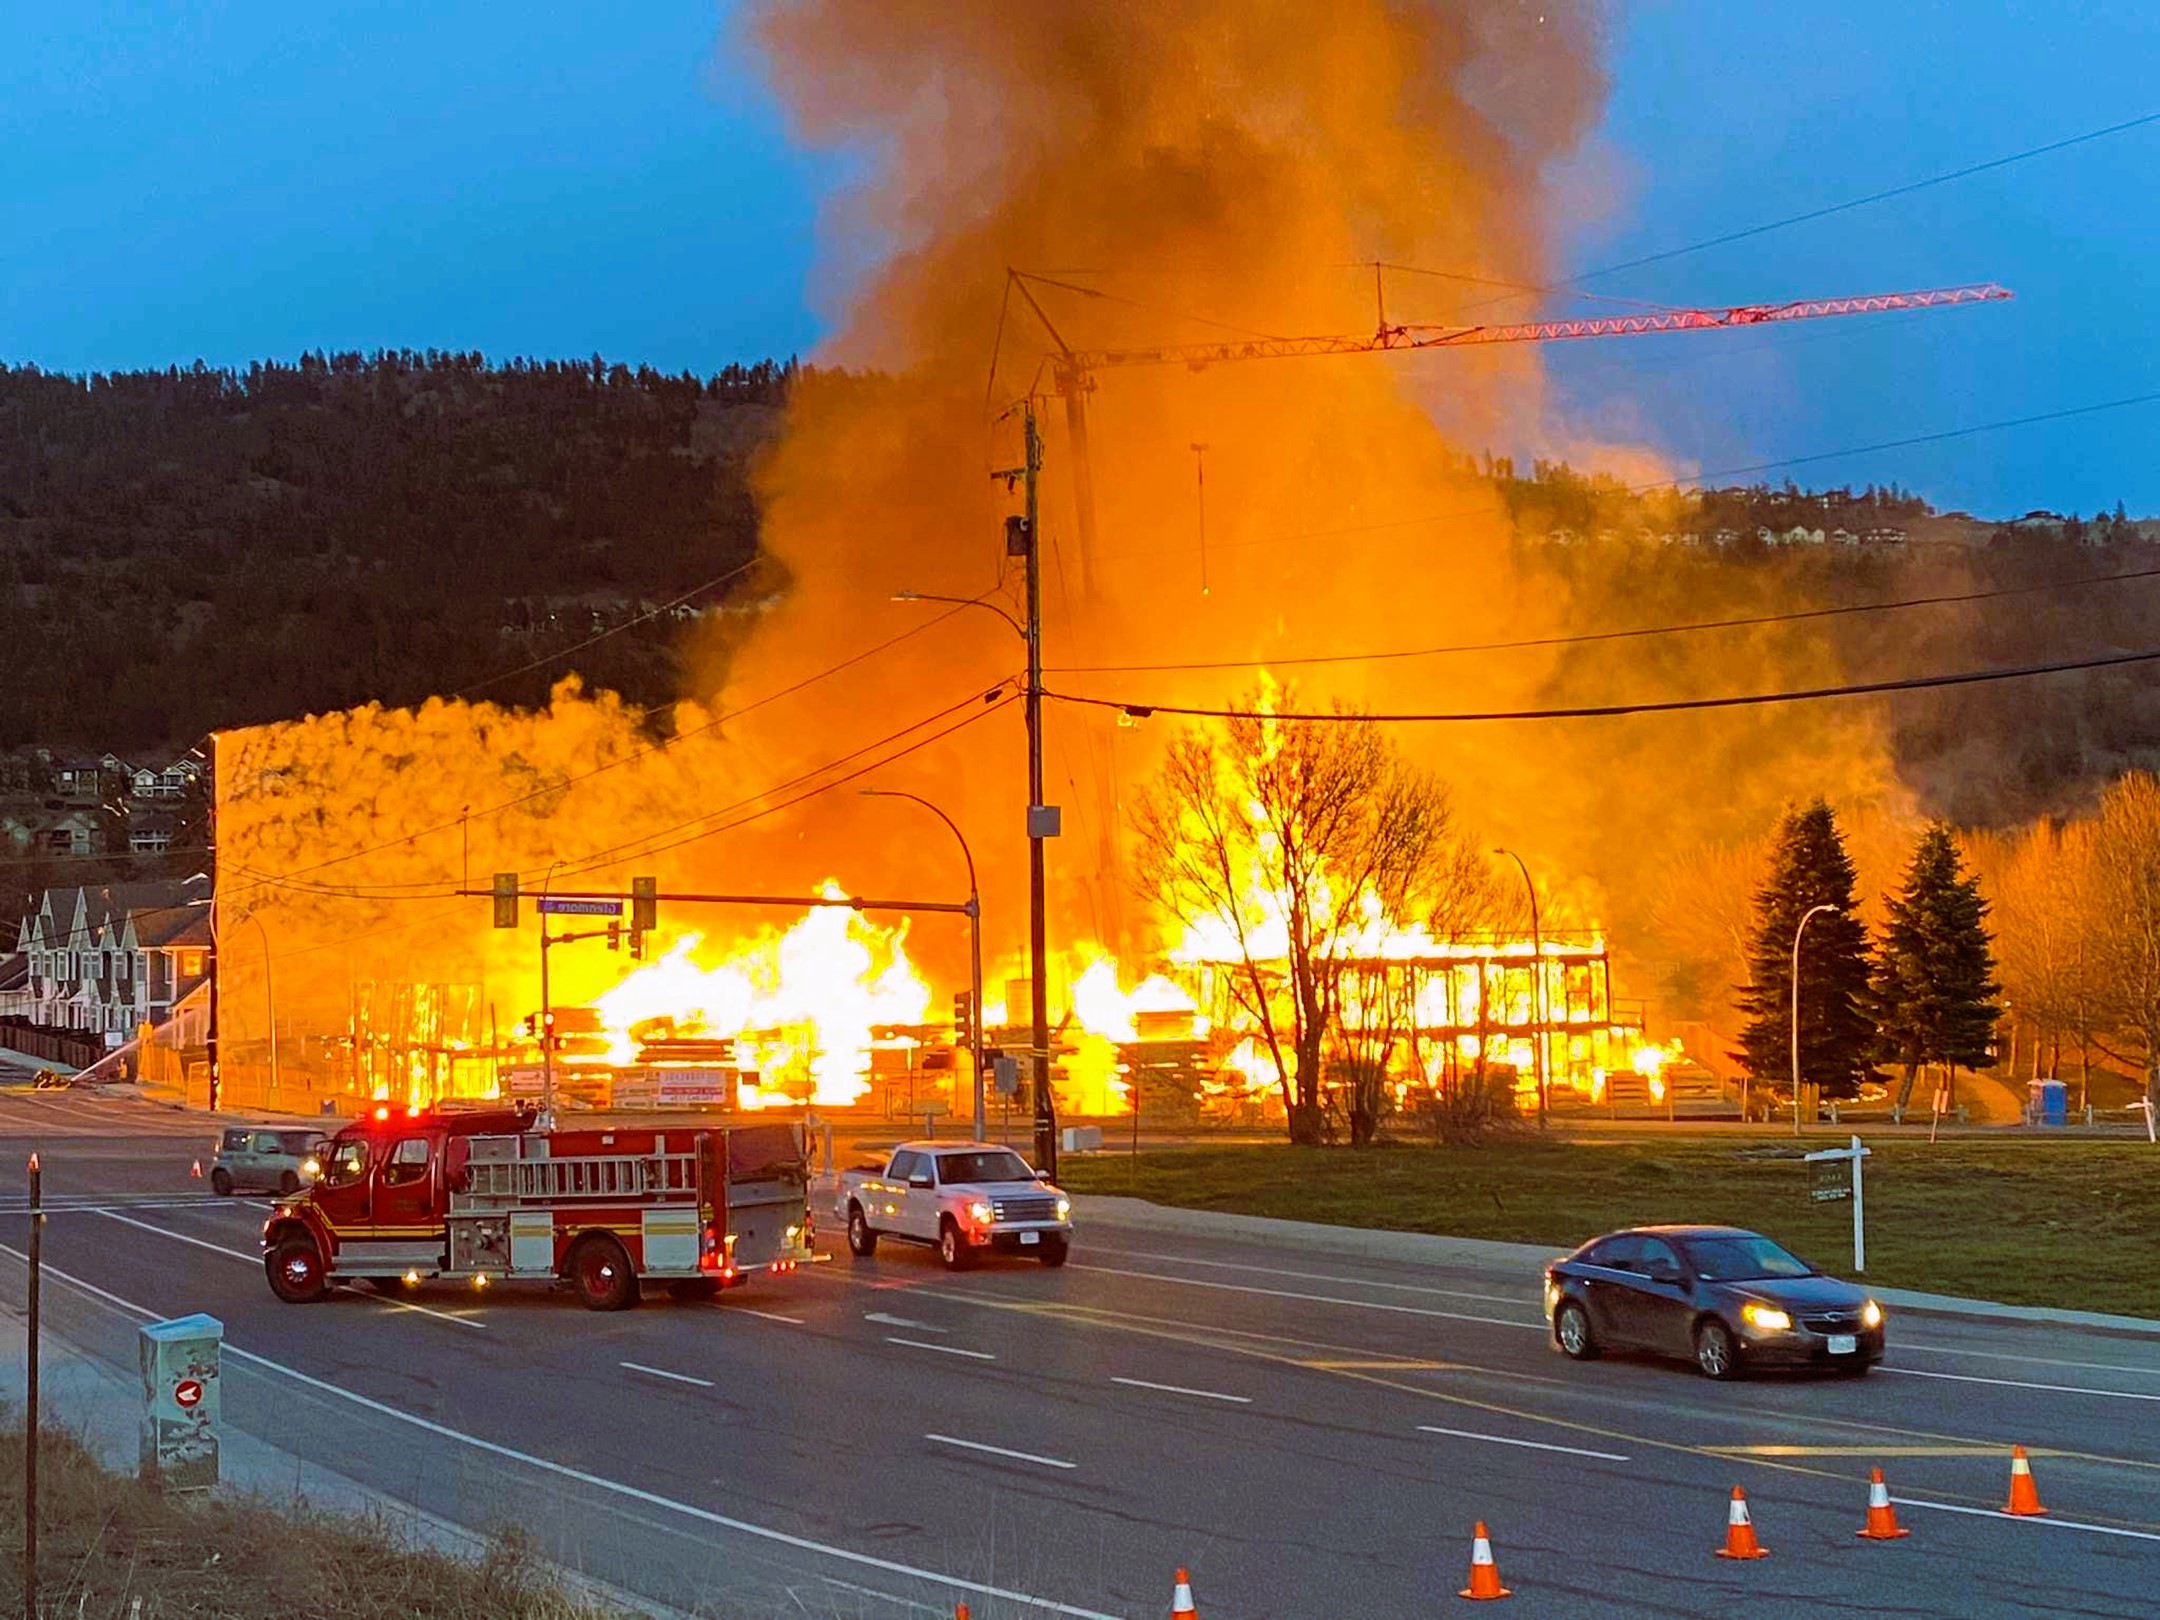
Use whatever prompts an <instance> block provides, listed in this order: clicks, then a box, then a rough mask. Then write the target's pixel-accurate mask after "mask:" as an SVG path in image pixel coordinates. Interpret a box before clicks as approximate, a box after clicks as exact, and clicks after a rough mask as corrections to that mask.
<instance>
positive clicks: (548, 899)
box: [540, 894, 622, 917]
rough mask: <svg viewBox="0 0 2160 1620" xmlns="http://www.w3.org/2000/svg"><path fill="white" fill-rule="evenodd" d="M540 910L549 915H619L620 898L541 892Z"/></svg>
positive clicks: (620, 911)
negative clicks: (598, 897)
mask: <svg viewBox="0 0 2160 1620" xmlns="http://www.w3.org/2000/svg"><path fill="white" fill-rule="evenodd" d="M540 910H541V912H542V913H543V914H544V915H547V916H550V917H620V916H621V915H622V902H621V901H620V900H583V899H579V898H577V897H576V896H573V895H565V894H543V895H542V896H541V897H540Z"/></svg>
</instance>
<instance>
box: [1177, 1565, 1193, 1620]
mask: <svg viewBox="0 0 2160 1620" xmlns="http://www.w3.org/2000/svg"><path fill="white" fill-rule="evenodd" d="M1170 1620H1200V1611H1199V1610H1198V1609H1196V1608H1194V1607H1193V1601H1192V1577H1191V1576H1190V1575H1188V1574H1186V1573H1185V1572H1184V1571H1183V1570H1182V1569H1181V1570H1179V1571H1178V1572H1177V1588H1176V1590H1175V1591H1173V1592H1172V1593H1171V1594H1170Z"/></svg>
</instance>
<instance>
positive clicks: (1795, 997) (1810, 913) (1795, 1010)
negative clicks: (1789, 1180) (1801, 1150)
mask: <svg viewBox="0 0 2160 1620" xmlns="http://www.w3.org/2000/svg"><path fill="white" fill-rule="evenodd" d="M1838 909H1839V908H1838V907H1836V906H1833V905H1829V904H1824V905H1819V906H1810V907H1808V908H1807V910H1806V911H1805V912H1803V913H1802V914H1801V917H1800V926H1799V927H1798V928H1795V929H1794V930H1793V937H1792V1133H1793V1135H1795V1136H1798V1135H1799V1134H1800V940H1801V938H1802V936H1803V935H1805V934H1806V933H1807V925H1808V924H1809V923H1810V922H1812V921H1814V920H1815V916H1816V914H1817V913H1818V912H1824V911H1828V912H1836V911H1837V910H1838Z"/></svg>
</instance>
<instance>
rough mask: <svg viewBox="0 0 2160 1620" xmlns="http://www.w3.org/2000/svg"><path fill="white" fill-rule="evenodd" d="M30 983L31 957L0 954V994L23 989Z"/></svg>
mask: <svg viewBox="0 0 2160 1620" xmlns="http://www.w3.org/2000/svg"><path fill="white" fill-rule="evenodd" d="M29 983H30V958H29V957H27V956H14V955H9V956H0V996H4V995H6V994H8V993H9V992H10V991H13V990H22V989H25V988H27V987H28V986H29Z"/></svg>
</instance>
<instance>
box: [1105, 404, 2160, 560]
mask: <svg viewBox="0 0 2160 1620" xmlns="http://www.w3.org/2000/svg"><path fill="white" fill-rule="evenodd" d="M2155 402H2160V392H2154V393H2149V394H2131V395H2129V396H2127V397H2125V398H2122V399H2107V400H2099V401H2096V402H2095V403H2093V404H2090V405H2066V406H2064V407H2063V408H2062V409H2061V410H2054V411H2040V412H2037V413H2035V414H2033V415H2030V416H2010V417H2004V418H2003V419H2001V420H2000V421H1995V422H1979V423H1975V424H1974V425H1973V426H1971V427H1962V428H1945V429H1943V430H1942V431H1941V432H1938V433H1916V434H1912V435H1909V436H1907V437H1905V438H1902V439H1881V440H1877V441H1876V442H1875V443H1873V444H1855V445H1847V446H1845V447H1844V448H1843V449H1839V450H1816V451H1812V452H1810V453H1809V454H1807V455H1803V456H1785V457H1782V458H1781V459H1779V460H1776V461H1754V462H1749V463H1747V464H1746V465H1744V466H1738V467H1718V468H1713V469H1711V470H1710V471H1707V472H1699V473H1690V474H1688V475H1687V476H1685V477H1682V478H1656V479H1652V480H1650V481H1649V482H1647V483H1641V484H1620V485H1617V486H1615V488H1614V491H1613V492H1614V493H1615V494H1620V495H1645V494H1648V493H1649V492H1650V491H1652V490H1660V489H1672V490H1682V489H1687V488H1689V487H1690V486H1700V485H1704V484H1710V483H1713V482H1715V481H1717V480H1719V479H1726V478H1743V477H1746V476H1749V475H1750V474H1754V473H1765V472H1778V471H1782V470H1784V469H1787V468H1792V467H1804V466H1807V465H1809V464H1811V463H1813V462H1818V461H1838V460H1842V459H1843V458H1845V457H1847V456H1865V455H1873V454H1874V453H1875V452H1877V451H1880V450H1905V449H1910V448H1912V447H1913V446H1915V445H1922V444H1941V443H1944V442H1946V441H1948V440H1951V439H1969V438H1974V437H1976V436H1978V435H1980V434H1983V433H2001V432H2006V431H2008V430H2009V429H2011V428H2021V427H2035V426H2038V425H2040V424H2042V423H2046V422H2060V421H2065V420H2067V419H2069V418H2071V417H2077V416H2091V415H2094V414H2096V413H2098V412H2101V411H2120V410H2127V409H2129V408H2131V407H2132V406H2137V405H2151V404H2153V403H2155ZM1499 505H1500V500H1499V497H1498V495H1497V494H1496V495H1495V496H1494V498H1493V499H1492V500H1491V501H1489V502H1487V503H1486V504H1484V505H1482V506H1474V507H1458V508H1457V509H1456V510H1454V511H1452V512H1430V513H1427V514H1425V515H1424V516H1422V517H1407V518H1389V519H1387V520H1386V521H1384V522H1380V523H1346V524H1340V525H1337V526H1335V527H1333V528H1326V529H1300V530H1297V531H1294V532H1292V533H1289V534H1275V535H1267V536H1265V537H1263V538H1261V539H1258V540H1221V541H1216V542H1215V545H1214V549H1216V550H1218V551H1234V550H1245V549H1249V548H1251V547H1255V546H1280V545H1290V544H1292V543H1294V542H1296V541H1299V540H1334V539H1338V538H1341V537H1344V536H1348V535H1359V534H1378V533H1382V532H1384V531H1386V530H1389V529H1417V528H1424V527H1426V526H1427V525H1429V524H1434V523H1459V522H1463V521H1466V520H1468V519H1471V518H1481V517H1491V516H1492V515H1493V513H1494V511H1495V509H1496V508H1497V507H1498V506H1499ZM1190 549H1191V548H1190V547H1184V546H1171V547H1160V548H1157V549H1155V550H1152V551H1113V552H1109V553H1106V554H1105V555H1103V556H1102V557H1101V558H1099V559H1098V560H1099V561H1102V562H1114V561H1121V560H1130V559H1136V558H1146V557H1182V556H1184V555H1186V553H1187V552H1188V551H1189V550H1190Z"/></svg>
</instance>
